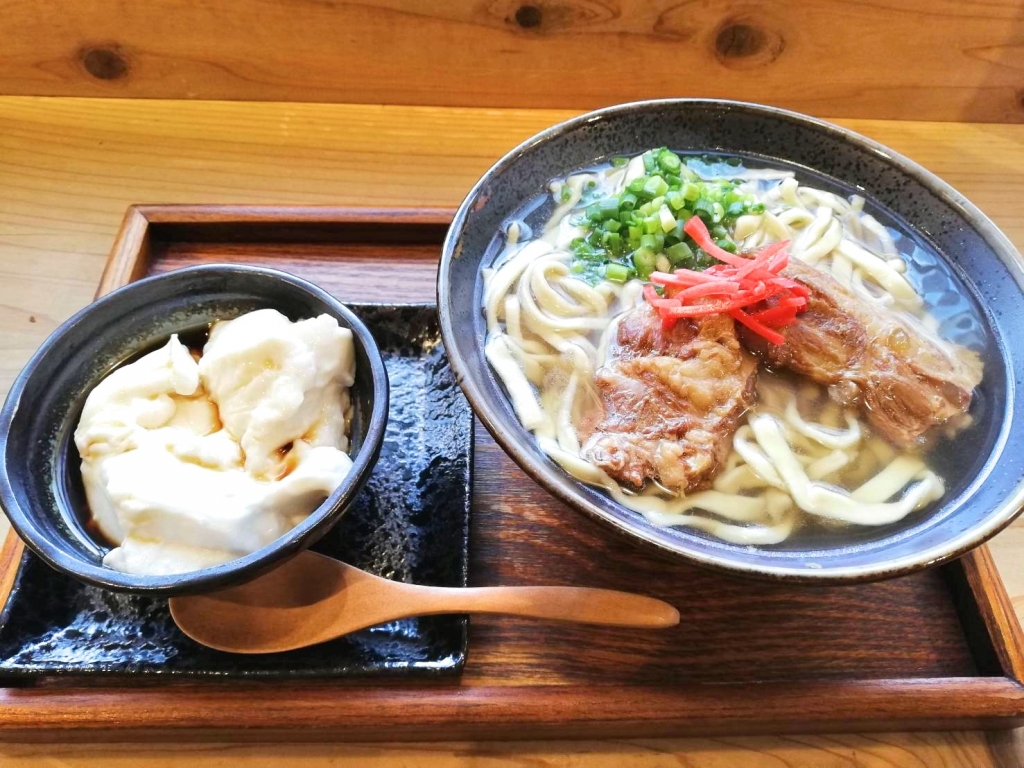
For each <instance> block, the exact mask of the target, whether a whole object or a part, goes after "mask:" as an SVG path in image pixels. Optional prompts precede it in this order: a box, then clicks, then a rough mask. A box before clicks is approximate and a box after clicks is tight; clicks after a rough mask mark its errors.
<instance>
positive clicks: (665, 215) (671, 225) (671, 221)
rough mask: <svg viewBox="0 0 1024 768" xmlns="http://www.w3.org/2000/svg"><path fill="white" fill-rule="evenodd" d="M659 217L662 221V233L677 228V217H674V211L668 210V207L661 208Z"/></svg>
mask: <svg viewBox="0 0 1024 768" xmlns="http://www.w3.org/2000/svg"><path fill="white" fill-rule="evenodd" d="M658 216H659V218H660V219H661V229H662V231H664V232H671V231H672V230H673V229H675V228H676V217H675V216H673V215H672V211H670V210H669V209H668V206H667V205H662V206H661V210H659V211H658Z"/></svg>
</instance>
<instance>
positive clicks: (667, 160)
mask: <svg viewBox="0 0 1024 768" xmlns="http://www.w3.org/2000/svg"><path fill="white" fill-rule="evenodd" d="M682 164H683V163H682V161H681V160H680V159H679V155H677V154H676V153H675V152H672V151H671V150H669V149H663V150H661V152H659V153H658V165H660V166H661V167H662V170H664V171H667V172H668V173H679V168H680V167H681V166H682Z"/></svg>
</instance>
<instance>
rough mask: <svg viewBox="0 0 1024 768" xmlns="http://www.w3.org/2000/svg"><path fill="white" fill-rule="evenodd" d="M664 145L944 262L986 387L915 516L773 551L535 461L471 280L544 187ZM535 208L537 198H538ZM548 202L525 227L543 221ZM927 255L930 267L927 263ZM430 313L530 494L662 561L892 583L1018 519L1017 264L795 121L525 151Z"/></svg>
mask: <svg viewBox="0 0 1024 768" xmlns="http://www.w3.org/2000/svg"><path fill="white" fill-rule="evenodd" d="M660 146H667V147H669V148H671V149H674V150H677V151H683V152H696V153H705V152H710V153H721V154H726V155H741V156H744V157H746V158H748V159H749V160H750V162H753V163H756V164H758V165H760V164H765V165H784V166H786V167H788V168H790V169H792V170H794V171H795V172H796V173H797V175H798V176H802V177H803V179H805V180H807V179H810V180H814V181H816V182H819V183H821V184H824V185H825V186H831V187H834V188H836V189H837V190H838V189H841V190H845V194H852V193H857V194H860V195H863V196H864V197H865V198H867V199H868V205H869V206H870V210H871V211H872V212H873V213H875V214H877V215H878V216H881V217H882V218H883V220H887V221H891V222H893V223H895V224H896V225H898V227H899V228H900V229H902V230H904V231H906V232H908V233H909V236H910V237H911V238H913V240H914V242H915V243H919V244H920V245H921V247H922V248H923V249H924V250H925V251H927V252H928V253H929V254H936V256H935V257H934V258H939V259H944V260H945V261H946V262H947V263H948V264H949V265H950V266H951V268H952V272H953V273H954V278H955V280H956V282H958V283H959V284H960V286H961V290H960V291H958V292H952V291H947V292H946V294H944V296H943V298H944V299H948V300H950V301H952V302H953V303H954V304H957V305H958V306H959V304H958V303H960V302H963V303H966V304H969V305H971V306H973V307H974V308H975V311H976V314H977V316H978V318H979V321H978V323H977V324H976V330H977V334H978V337H979V338H984V339H985V340H986V342H985V344H984V347H985V349H984V353H983V358H984V363H985V369H986V372H985V380H984V381H983V382H982V385H981V387H980V388H979V390H978V393H977V395H978V397H977V407H976V408H974V412H975V414H976V416H977V418H976V424H975V425H974V426H973V427H972V428H971V429H970V430H969V433H964V434H962V435H960V436H958V437H957V439H956V440H954V441H952V442H950V443H949V444H948V445H947V446H946V449H945V452H944V454H943V455H942V456H941V457H939V459H940V461H941V468H940V474H947V473H946V470H948V475H947V476H952V475H953V474H956V475H958V477H957V479H956V481H955V482H954V483H951V485H950V486H949V487H948V488H947V493H946V496H945V497H944V498H943V499H942V500H941V502H939V503H938V504H936V505H935V506H934V507H933V508H930V509H929V510H927V511H926V512H924V513H922V514H917V515H914V516H912V517H910V518H908V519H907V520H906V521H904V522H901V523H898V524H894V525H891V526H884V527H879V528H859V527H858V528H851V529H847V530H846V531H845V532H844V533H842V534H838V535H835V532H832V531H829V530H827V529H824V530H821V531H819V532H818V534H816V537H815V538H810V539H802V540H797V537H794V538H793V539H791V540H788V541H786V542H783V544H780V545H776V546H773V547H768V546H763V547H757V546H741V545H736V544H729V543H726V542H723V541H719V540H717V539H714V538H711V537H710V536H706V535H704V534H702V533H699V532H695V531H692V530H686V529H680V528H660V527H657V526H655V525H653V524H652V523H650V522H648V521H647V520H646V519H645V518H644V517H643V516H642V515H641V514H639V513H637V512H633V511H631V510H629V509H626V508H625V507H623V506H621V505H619V504H617V503H616V502H615V501H613V500H612V499H611V498H610V497H609V496H608V495H607V494H605V493H603V492H602V491H600V490H598V489H595V488H592V487H590V486H587V485H585V484H583V483H581V482H579V481H578V480H576V479H575V478H574V477H572V476H571V475H569V474H568V473H567V472H565V471H564V470H562V469H561V468H560V467H559V466H558V465H557V464H555V462H554V461H552V460H551V459H549V458H548V457H547V456H546V455H545V454H544V453H543V452H542V451H541V450H540V449H539V448H538V446H537V442H536V440H535V439H534V437H533V435H532V434H530V433H529V432H528V431H527V430H526V429H525V428H524V427H523V426H522V424H521V423H520V422H519V419H518V418H517V417H516V414H515V412H514V411H513V410H512V406H511V405H510V403H509V401H508V398H507V397H506V395H505V392H504V390H503V388H502V386H501V384H500V383H499V382H498V380H497V379H496V377H495V375H494V373H493V371H492V370H491V368H490V366H489V365H488V363H487V360H486V358H485V357H484V351H483V349H484V341H485V333H486V329H485V322H484V317H483V312H482V311H481V296H482V287H483V286H482V279H481V274H480V273H481V269H482V268H483V267H485V266H488V265H489V264H490V263H491V261H492V260H493V259H494V257H495V255H496V254H497V251H498V249H499V248H500V245H501V239H500V235H499V233H500V231H501V228H502V226H503V224H504V223H505V222H506V221H508V219H509V218H510V217H511V216H513V215H514V214H517V215H522V214H521V213H519V212H520V211H521V209H522V207H523V206H524V205H526V204H527V202H528V201H531V200H533V199H535V198H537V197H538V196H539V195H541V194H543V193H544V192H545V191H546V190H547V183H548V182H549V181H550V180H551V179H553V178H556V177H559V176H563V175H564V174H566V173H569V172H572V171H575V170H577V169H580V168H584V167H587V166H590V165H593V164H595V163H597V162H601V161H606V160H608V159H610V158H613V157H617V156H628V155H636V154H639V153H640V152H643V151H645V150H647V149H650V148H652V147H660ZM549 197H550V195H549ZM545 206H550V202H547V203H544V204H543V205H541V206H540V207H538V208H536V209H534V210H533V211H532V212H531V213H530V214H528V215H527V218H526V220H527V222H528V223H529V222H530V221H531V219H530V218H529V217H531V216H535V217H538V220H537V221H536V223H538V224H540V223H541V222H540V221H539V219H542V218H543V215H544V213H545V211H546V210H549V208H546V207H545ZM934 258H933V262H932V263H933V264H934V263H935V262H934ZM437 296H438V299H437V304H438V314H439V317H440V323H441V333H442V337H443V339H444V345H445V349H446V351H447V353H448V358H449V360H450V361H451V366H452V370H453V371H454V372H455V375H456V378H457V380H458V381H459V383H460V384H461V386H462V388H463V391H465V393H466V396H467V397H468V399H469V402H470V404H471V405H472V406H473V410H474V411H476V414H477V416H478V417H479V418H480V420H481V421H482V422H483V424H484V426H486V427H487V429H488V430H489V431H490V433H491V434H492V435H494V437H495V439H496V440H497V442H498V443H499V444H500V445H501V446H502V447H503V448H504V449H505V451H506V452H507V453H508V454H509V455H510V456H511V457H512V458H513V459H514V460H515V461H516V462H517V463H518V464H519V466H521V467H522V468H523V470H525V471H526V473H527V474H529V475H530V476H531V477H533V478H534V479H535V480H536V481H537V482H538V483H540V484H541V485H542V486H543V487H544V488H546V489H547V490H548V491H550V492H551V493H552V494H554V495H555V496H556V497H558V498H559V499H561V500H562V501H564V502H565V503H566V504H568V505H569V506H571V507H573V508H574V509H576V510H578V511H579V512H582V513H584V514H586V515H589V516H590V517H593V518H595V519H596V520H598V521H600V522H602V523H605V524H607V525H609V526H611V527H612V528H613V529H614V530H616V531H618V532H619V533H622V534H625V535H626V536H628V537H630V538H632V539H634V540H635V541H637V542H638V543H643V544H648V545H653V546H654V547H656V548H657V549H658V550H659V551H660V552H662V553H664V554H667V555H669V556H672V557H682V558H685V559H687V560H690V561H692V562H695V563H697V564H700V565H706V566H710V567H714V568H719V569H722V570H726V571H730V572H733V573H739V574H744V575H749V576H757V577H768V578H773V579H785V580H790V581H798V582H807V583H834V582H853V581H866V580H872V579H882V578H888V577H892V576H897V575H900V574H903V573H908V572H910V571H913V570H916V569H918V568H924V567H927V566H930V565H935V564H937V563H940V562H944V561H946V560H948V559H950V558H952V557H956V556H958V555H960V554H963V553H964V552H966V551H967V550H968V549H970V548H971V547H975V546H977V545H978V544H980V543H982V542H983V541H985V540H986V539H987V538H989V537H990V536H992V535H994V534H995V533H996V532H997V531H999V530H1001V529H1002V528H1003V527H1005V526H1006V525H1008V524H1009V523H1010V521H1011V520H1013V518H1014V517H1016V516H1017V515H1018V514H1019V513H1020V511H1021V509H1022V506H1024V407H1022V406H1021V405H1020V404H1019V403H1018V401H1017V399H1016V396H1015V393H1016V392H1017V391H1018V390H1019V389H1020V387H1022V386H1024V312H1021V307H1022V306H1024V262H1022V260H1021V257H1020V255H1019V254H1018V253H1017V252H1016V250H1015V249H1014V248H1013V246H1012V245H1011V244H1010V242H1009V240H1007V239H1006V236H1005V235H1003V234H1002V233H1001V232H1000V231H999V230H998V229H997V228H996V226H995V225H994V224H993V223H992V222H991V221H989V220H988V219H987V218H986V217H985V215H984V214H982V213H981V211H979V210H978V209H977V208H976V207H975V206H974V205H972V204H971V203H970V202H969V201H968V200H966V199H965V198H964V197H963V196H962V195H960V194H959V193H958V192H956V190H954V189H953V188H952V187H950V186H949V185H948V184H946V183H945V182H943V181H942V180H940V179H939V178H937V177H936V176H934V175H933V174H931V173H929V172H928V171H926V170H925V169H924V168H922V167H921V166H919V165H917V164H916V163H914V162H912V161H910V160H908V159H907V158H905V157H902V156H901V155H899V154H897V153H895V152H893V151H892V150H890V149H888V148H886V147H883V146H882V145H880V144H878V143H876V142H874V141H871V140H870V139H867V138H865V137H863V136H860V135H858V134H856V133H853V132H852V131H849V130H846V129H844V128H840V127H839V126H836V125H831V124H829V123H825V122H822V121H820V120H816V119H814V118H811V117H807V116H806V115H800V114H797V113H795V112H788V111H786V110H781V109H776V108H773V107H765V106H761V105H757V104H746V103H741V102H730V101H712V100H702V99H674V100H665V101H646V102H637V103H634V104H623V105H620V106H615V107H609V108H608V109H602V110H599V111H597V112H591V113H588V114H585V115H581V116H579V117H576V118H573V119H571V120H568V121H566V122H564V123H561V124H559V125H556V126H554V127H552V128H549V129H548V130H546V131H543V132H541V133H539V134H537V135H536V136H534V137H532V138H530V139H528V140H527V141H525V142H523V143H522V144H520V145H519V146H518V147H516V148H515V149H513V150H512V151H511V152H509V153H508V154H507V155H506V156H505V157H503V158H502V159H500V160H499V161H498V162H497V163H495V165H494V166H493V167H492V168H491V169H490V170H489V171H487V173H486V174H484V176H483V178H481V179H480V181H479V182H478V183H477V184H476V186H475V187H474V188H473V189H472V190H471V191H470V193H469V195H468V196H467V197H466V199H465V200H464V201H463V203H462V205H461V206H460V207H459V210H458V211H457V212H456V214H455V218H454V220H453V221H452V226H451V228H450V229H449V231H448V236H447V238H446V240H445V244H444V249H443V252H442V258H441V266H440V270H439V272H438V283H437Z"/></svg>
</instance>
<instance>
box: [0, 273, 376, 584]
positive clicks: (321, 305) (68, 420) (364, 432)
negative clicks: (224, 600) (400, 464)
mask: <svg viewBox="0 0 1024 768" xmlns="http://www.w3.org/2000/svg"><path fill="white" fill-rule="evenodd" d="M264 308H273V309H276V310H278V311H280V312H282V313H283V314H285V315H286V316H288V317H289V318H290V319H292V320H301V319H305V318H308V317H314V316H316V315H319V314H324V313H326V314H328V315H331V316H332V317H334V318H336V319H337V321H338V323H339V324H340V325H341V326H343V327H345V328H349V329H351V331H352V335H353V337H354V347H355V355H356V380H355V384H354V385H353V386H352V389H351V395H352V403H353V418H352V430H351V446H352V447H351V455H352V469H351V471H350V472H349V474H348V475H347V476H346V477H345V479H344V481H342V483H341V485H340V486H339V487H338V488H337V489H336V490H335V491H334V492H333V493H332V494H331V495H330V496H329V497H328V498H327V499H326V500H325V501H324V502H323V504H321V505H320V506H319V507H318V508H317V509H316V510H314V511H313V512H312V513H311V514H310V515H309V517H307V518H306V519H305V520H304V521H303V522H302V523H300V524H299V525H297V526H296V527H295V528H293V529H292V530H290V531H289V532H288V533H287V534H285V535H284V536H282V537H280V538H279V539H277V540H276V541H274V542H273V543H271V544H269V545H267V546H266V547H264V548H263V549H260V550H258V551H257V552H254V553H252V554H250V555H246V556H245V557H240V558H238V559H236V560H232V561H230V562H227V563H224V564H222V565H218V566H215V567H213V568H205V569H203V570H199V571H191V572H188V573H181V574H174V575H170V576H139V575H135V574H130V573H122V572H121V571H116V570H114V569H112V568H107V567H105V566H104V565H103V563H102V559H103V556H104V554H106V552H107V551H108V549H109V548H108V547H107V546H106V545H104V544H102V543H101V542H99V541H97V540H96V539H95V537H94V536H93V535H91V534H90V533H89V530H88V519H89V511H88V507H87V505H86V502H85V494H84V490H83V488H82V480H81V473H80V470H79V461H80V460H79V457H78V451H77V449H76V448H75V445H74V440H73V435H74V430H75V427H76V425H77V424H78V419H79V416H80V414H81V412H82V406H83V405H84V404H85V398H86V396H87V395H88V394H89V392H90V391H92V389H93V387H95V386H96V384H98V383H99V382H100V381H101V380H102V379H103V378H104V377H105V376H106V375H107V374H109V373H110V372H111V371H112V370H113V369H114V368H116V367H117V366H119V365H121V364H122V363H124V362H125V361H126V360H128V359H130V358H132V357H133V356H134V355H137V354H138V353H139V352H141V351H144V350H148V349H152V348H154V347H155V346H156V345H157V344H159V343H161V342H163V341H166V339H167V338H168V337H169V336H170V335H171V334H172V333H188V332H190V331H199V330H205V328H206V327H207V325H208V324H209V323H210V322H212V321H214V320H228V319H231V318H234V317H238V316H239V315H241V314H244V313H246V312H251V311H253V310H256V309H264ZM387 417H388V378H387V373H386V372H385V369H384V361H383V360H382V358H381V355H380V351H379V350H378V349H377V344H376V343H375V342H374V340H373V337H372V336H371V335H370V332H369V331H368V330H367V329H366V326H365V325H363V323H362V322H361V321H360V320H359V318H358V317H356V316H355V315H354V314H352V312H351V311H349V310H348V309H347V308H346V307H345V306H344V305H343V304H341V303H340V302H339V301H337V300H336V299H335V298H333V297H332V296H331V295H330V294H328V293H327V292H325V291H323V290H321V289H320V288H317V287H316V286H315V285H312V284H311V283H308V282H306V281H305V280H300V279H299V278H297V277H295V276H293V275H289V274H287V273H285V272H278V271H276V270H272V269H258V268H255V267H244V266H236V265H216V264H213V265H204V266H199V267H190V268H187V269H180V270H177V271H174V272H169V273H167V274H165V275H160V276H157V277H150V278H146V279H144V280H140V281H138V282H136V283H132V284H131V285H128V286H126V287H124V288H121V289H119V290H117V291H114V292H113V293H111V294H109V295H108V296H104V297H103V298H102V299H99V300H98V301H96V302H94V303H93V304H91V305H89V306H88V307H86V308H85V309H83V310H82V311H81V312H79V313H78V314H77V315H75V316H74V317H72V318H71V319H70V320H68V321H67V322H66V323H64V324H63V325H62V326H61V327H60V328H58V329H57V330H56V331H54V332H53V334H51V336H50V338H48V339H47V340H46V341H45V342H44V344H43V345H42V346H41V347H40V348H39V350H38V351H37V352H36V353H35V355H33V356H32V359H31V360H29V362H28V365H26V366H25V369H24V370H23V371H22V372H21V374H20V375H19V376H18V378H17V380H16V381H15V382H14V386H13V387H12V388H11V391H10V394H9V395H8V397H7V401H6V402H5V403H4V406H3V410H2V411H0V504H2V505H3V508H4V511H5V512H6V513H7V517H8V518H9V519H10V521H11V525H13V526H14V529H15V530H16V531H17V532H18V534H19V535H20V536H21V538H22V539H23V540H24V541H25V543H26V544H27V545H28V546H29V547H30V548H31V549H32V550H33V551H34V552H35V553H36V554H38V555H39V556H40V557H41V558H42V559H43V560H45V561H46V562H47V563H49V564H50V565H51V566H53V567H54V568H56V569H57V570H59V571H63V572H64V573H67V574H69V575H71V576H74V577H75V578H77V579H79V580H81V581H84V582H87V583H89V584H95V585H97V586H100V587H105V588H108V589H114V590H120V591H125V592H135V593H139V594H147V595H160V596H170V595H180V594H188V593H195V592H202V591H208V590H213V589H218V588H221V587H225V586H228V585H231V584H235V583H239V582H242V581H245V580H247V579H250V578H254V577H256V576H258V575H259V574H261V573H263V572H265V571H268V570H270V569H271V568H273V567H274V565H276V564H277V563H279V562H280V561H282V560H284V559H286V558H288V557H290V556H292V555H295V554H297V553H298V552H300V551H301V550H303V549H305V548H306V547H308V546H310V545H311V544H313V543H314V542H315V541H316V540H317V539H319V538H320V537H321V536H323V534H324V533H326V532H327V531H328V530H329V529H330V528H331V526H333V525H334V524H335V523H336V522H338V520H339V519H340V518H341V516H342V515H343V514H344V513H345V510H346V509H347V508H348V506H349V503H350V502H351V501H352V500H353V499H354V498H355V496H356V494H357V493H358V492H359V490H360V489H361V488H362V487H363V484H364V483H365V482H366V479H367V478H368V477H369V475H370V471H371V469H372V468H373V465H374V463H376V460H377V456H378V454H379V453H380V447H381V442H382V440H383V438H384V428H385V426H386V424H387Z"/></svg>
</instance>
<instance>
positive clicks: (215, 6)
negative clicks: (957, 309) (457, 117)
mask: <svg viewBox="0 0 1024 768" xmlns="http://www.w3.org/2000/svg"><path fill="white" fill-rule="evenodd" d="M0 94H34V95H76V96H133V97H153V98H199V99H253V100H284V101H337V102H358V103H388V104H434V105H445V106H516V107H560V108H574V109H575V108H589V107H597V106H601V105H606V104H611V103H615V102H621V101H629V100H633V99H641V98H653V97H670V96H713V97H723V98H735V99H746V100H753V101H761V102H766V103H770V104H776V105H780V106H785V107H790V108H793V109H798V110H802V111H806V112H811V113H814V114H818V115H844V116H849V117H873V118H893V119H900V118H903V119H911V118H912V119H928V120H974V121H988V122H1021V121H1022V120H1024V3H1022V2H1021V1H1020V0H984V1H983V2H974V1H971V2H964V1H963V0H863V1H862V0H788V1H786V0H782V1H776V2H772V0H739V1H736V0H689V1H687V0H683V1H682V2H680V0H363V2H344V0H145V1H144V2H133V1H132V0H119V1H116V2H111V0H76V1H75V2H66V1H65V0H0Z"/></svg>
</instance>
